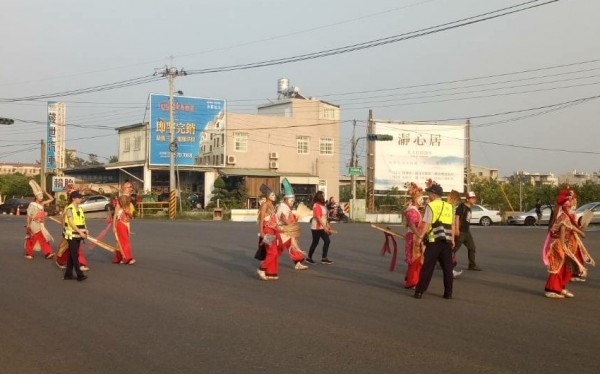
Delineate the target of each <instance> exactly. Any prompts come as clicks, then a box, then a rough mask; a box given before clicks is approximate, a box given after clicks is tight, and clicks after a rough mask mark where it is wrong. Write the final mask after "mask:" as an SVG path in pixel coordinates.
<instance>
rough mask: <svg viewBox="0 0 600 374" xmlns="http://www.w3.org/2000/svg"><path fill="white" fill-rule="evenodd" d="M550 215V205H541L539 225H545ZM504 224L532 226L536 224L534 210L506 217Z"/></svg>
mask: <svg viewBox="0 0 600 374" xmlns="http://www.w3.org/2000/svg"><path fill="white" fill-rule="evenodd" d="M551 214H552V205H549V204H546V205H542V220H541V222H540V224H542V225H547V224H548V222H550V215H551ZM506 222H507V223H508V224H509V225H525V226H533V225H535V223H536V222H537V214H536V212H535V208H533V209H530V210H528V211H526V212H518V213H514V214H512V215H510V216H508V219H507V220H506Z"/></svg>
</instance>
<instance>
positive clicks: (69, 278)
mask: <svg viewBox="0 0 600 374" xmlns="http://www.w3.org/2000/svg"><path fill="white" fill-rule="evenodd" d="M63 279H64V280H66V281H67V280H73V279H75V278H74V277H73V276H72V275H65V276H64V277H63Z"/></svg>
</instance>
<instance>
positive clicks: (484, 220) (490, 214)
mask: <svg viewBox="0 0 600 374" xmlns="http://www.w3.org/2000/svg"><path fill="white" fill-rule="evenodd" d="M500 222H502V215H501V214H500V211H499V210H490V209H487V208H485V207H483V206H481V205H477V204H474V205H472V206H471V220H470V221H469V223H472V224H479V225H481V226H489V225H491V224H492V223H500Z"/></svg>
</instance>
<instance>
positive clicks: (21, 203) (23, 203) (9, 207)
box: [0, 198, 31, 214]
mask: <svg viewBox="0 0 600 374" xmlns="http://www.w3.org/2000/svg"><path fill="white" fill-rule="evenodd" d="M29 203H31V201H29V200H27V199H18V198H13V199H8V200H6V201H5V202H4V204H2V205H0V213H12V214H17V209H19V213H20V214H27V208H28V207H29Z"/></svg>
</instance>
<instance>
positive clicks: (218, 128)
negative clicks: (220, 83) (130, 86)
mask: <svg viewBox="0 0 600 374" xmlns="http://www.w3.org/2000/svg"><path fill="white" fill-rule="evenodd" d="M173 121H174V122H175V142H176V144H177V150H176V154H175V156H176V157H175V165H185V166H189V165H208V166H223V165H224V161H225V160H224V155H225V101H224V100H219V99H203V98H196V97H185V96H175V97H174V98H173ZM170 140H171V127H170V126H169V96H167V95H155V94H152V95H150V131H149V141H148V144H149V145H150V151H149V154H150V165H161V166H169V165H170V150H169V145H170Z"/></svg>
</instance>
